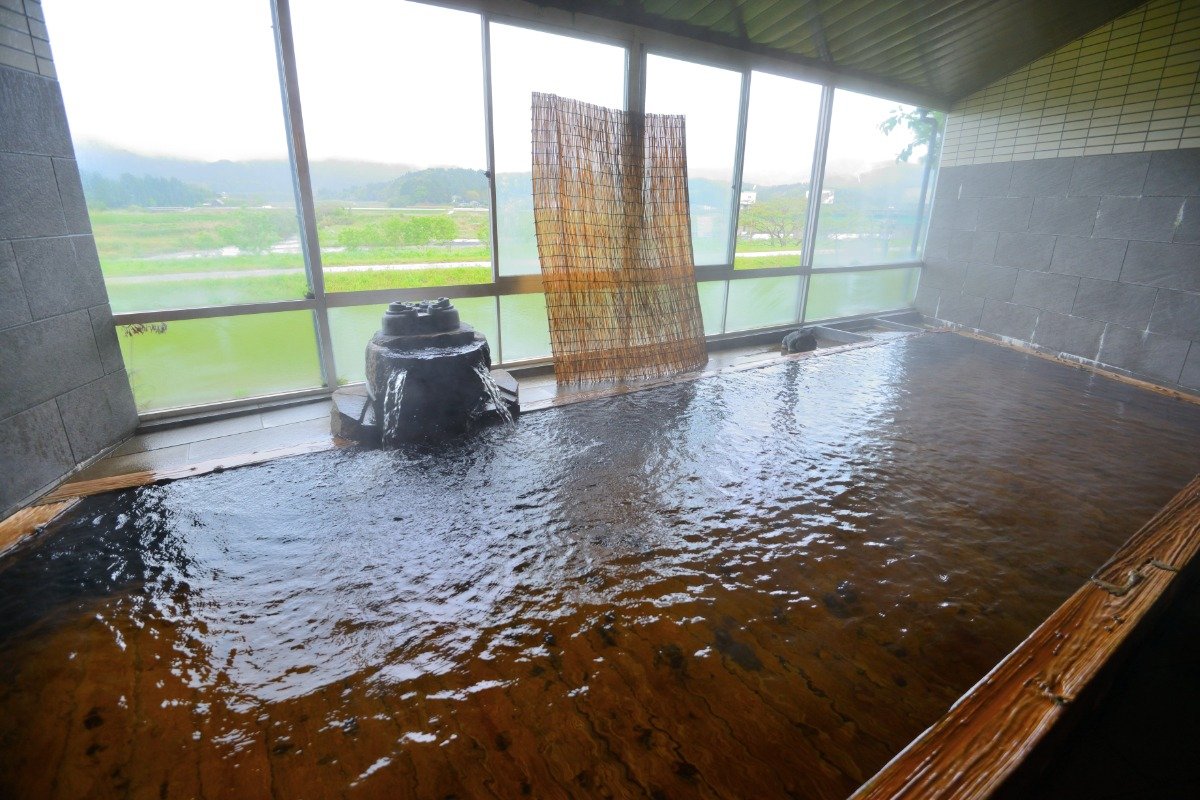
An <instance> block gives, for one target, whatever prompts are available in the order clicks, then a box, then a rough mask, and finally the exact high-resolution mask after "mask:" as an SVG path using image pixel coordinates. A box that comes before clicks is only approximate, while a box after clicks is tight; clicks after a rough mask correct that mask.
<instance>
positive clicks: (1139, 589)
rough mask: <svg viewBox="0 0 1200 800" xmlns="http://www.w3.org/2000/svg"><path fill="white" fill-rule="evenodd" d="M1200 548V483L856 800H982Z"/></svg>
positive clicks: (1138, 535) (1123, 549)
mask: <svg viewBox="0 0 1200 800" xmlns="http://www.w3.org/2000/svg"><path fill="white" fill-rule="evenodd" d="M1197 550H1200V477H1197V478H1195V479H1193V480H1192V482H1191V483H1189V484H1188V485H1187V486H1186V487H1185V488H1184V489H1183V490H1182V491H1180V492H1179V493H1178V494H1177V495H1176V496H1175V497H1174V498H1173V499H1172V500H1171V502H1170V503H1168V504H1167V505H1166V506H1164V507H1163V508H1162V510H1160V511H1159V512H1158V513H1157V514H1155V515H1154V517H1153V518H1151V520H1150V521H1149V522H1147V523H1146V524H1145V525H1144V526H1143V527H1142V528H1141V529H1140V530H1139V531H1138V532H1137V533H1135V534H1134V535H1133V536H1132V537H1131V538H1130V539H1129V541H1127V542H1126V543H1125V544H1124V545H1122V546H1121V548H1120V549H1119V550H1118V551H1117V553H1116V554H1115V555H1114V556H1113V558H1112V559H1110V560H1109V561H1108V563H1107V564H1105V565H1104V566H1103V567H1101V568H1100V570H1098V571H1097V573H1096V575H1095V576H1094V577H1093V578H1092V580H1090V581H1089V582H1088V583H1086V584H1084V585H1083V586H1082V587H1080V588H1079V589H1078V590H1077V591H1076V592H1075V594H1073V595H1072V596H1071V597H1070V598H1069V599H1068V600H1067V601H1066V602H1065V603H1063V604H1062V605H1061V606H1059V608H1058V609H1057V610H1056V611H1055V612H1054V613H1053V614H1052V615H1050V617H1049V618H1047V620H1046V621H1045V622H1044V623H1042V624H1041V625H1040V626H1038V628H1037V630H1035V631H1034V632H1033V633H1032V634H1031V635H1030V636H1029V638H1027V639H1026V640H1025V641H1024V642H1022V643H1021V644H1020V645H1019V646H1018V647H1017V649H1016V650H1014V651H1013V652H1012V653H1010V654H1009V655H1008V656H1007V657H1006V658H1005V659H1004V660H1003V661H1001V662H1000V663H999V664H998V665H997V666H996V667H995V669H993V670H992V671H991V672H989V673H988V674H987V675H986V676H985V677H984V678H983V680H981V681H980V682H979V683H977V684H976V685H975V686H974V687H972V688H971V690H970V691H968V692H967V693H966V694H965V695H963V696H962V697H961V698H960V699H959V700H958V701H957V702H956V703H955V704H954V705H953V706H952V707H951V708H950V710H949V711H948V712H947V713H946V715H945V716H943V717H942V718H941V719H940V720H939V721H938V722H936V723H935V724H934V725H933V726H932V727H930V728H929V729H928V730H926V731H925V732H924V733H923V734H921V735H920V736H919V737H917V738H916V739H915V740H913V742H912V743H911V744H909V745H908V747H906V748H905V749H904V750H902V751H901V752H900V753H899V754H898V755H897V756H896V757H895V758H893V759H892V760H891V761H890V762H888V764H887V765H886V766H884V768H883V769H882V770H880V771H879V772H878V773H876V774H875V776H874V777H872V778H871V779H870V780H868V781H867V782H866V783H865V784H863V785H862V786H861V787H860V788H859V789H858V791H856V792H855V793H854V794H853V795H852V796H851V800H884V798H922V800H931V799H934V798H956V800H968V799H969V798H985V797H989V796H990V795H991V794H992V793H993V792H995V791H996V790H997V789H998V788H1000V786H1001V785H1002V784H1003V783H1004V781H1005V780H1006V779H1007V778H1008V777H1009V776H1010V775H1011V774H1012V773H1013V771H1014V770H1015V769H1016V768H1017V767H1018V766H1019V765H1020V764H1021V762H1022V761H1023V760H1024V759H1025V758H1026V757H1027V756H1028V755H1029V753H1030V752H1031V751H1032V750H1033V749H1034V747H1035V746H1037V744H1038V743H1039V742H1040V741H1041V740H1042V739H1043V738H1044V737H1045V735H1046V734H1047V733H1048V732H1049V731H1050V729H1051V728H1052V727H1053V726H1054V724H1055V723H1056V722H1057V721H1058V720H1059V719H1060V718H1061V717H1062V715H1063V714H1064V713H1065V711H1066V707H1067V706H1068V705H1069V704H1070V703H1071V702H1072V701H1073V700H1075V699H1076V698H1077V697H1078V696H1079V694H1080V692H1081V691H1083V689H1084V688H1085V687H1086V686H1087V685H1088V684H1089V682H1090V681H1091V680H1092V679H1093V678H1095V676H1096V674H1097V673H1098V672H1099V671H1100V669H1101V668H1102V667H1103V666H1104V665H1105V663H1106V662H1107V661H1108V660H1109V658H1110V657H1111V656H1112V655H1113V654H1114V653H1115V652H1116V650H1117V649H1118V648H1119V647H1120V646H1121V644H1122V643H1123V642H1125V640H1126V639H1127V638H1128V637H1129V634H1130V633H1131V632H1132V631H1133V630H1134V629H1135V628H1136V626H1137V624H1138V623H1139V622H1140V621H1141V620H1142V618H1143V617H1145V616H1146V614H1147V613H1148V612H1149V611H1150V609H1151V608H1152V607H1153V606H1154V604H1155V603H1156V602H1157V601H1158V599H1159V598H1160V597H1161V596H1162V594H1163V593H1164V591H1165V590H1166V589H1167V588H1168V587H1169V586H1170V584H1171V583H1172V581H1174V580H1175V579H1176V577H1177V576H1178V573H1179V570H1180V569H1181V568H1182V567H1183V566H1185V565H1186V564H1187V563H1188V562H1189V561H1190V560H1191V559H1192V558H1193V557H1194V556H1195V555H1196V552H1197Z"/></svg>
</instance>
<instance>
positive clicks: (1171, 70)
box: [916, 0, 1200, 393]
mask: <svg viewBox="0 0 1200 800" xmlns="http://www.w3.org/2000/svg"><path fill="white" fill-rule="evenodd" d="M1198 70H1200V0H1188V1H1187V2H1162V1H1160V0H1155V2H1152V3H1149V4H1147V5H1146V6H1143V7H1141V8H1139V9H1137V10H1135V11H1133V12H1131V13H1130V14H1127V15H1125V16H1123V17H1121V18H1120V19H1118V20H1116V21H1115V22H1113V23H1111V24H1110V25H1107V26H1105V27H1104V28H1101V29H1100V30H1098V31H1096V32H1094V33H1092V34H1089V35H1088V36H1085V37H1083V38H1082V39H1080V40H1078V41H1076V42H1073V43H1071V44H1070V45H1068V46H1066V47H1064V48H1062V49H1061V50H1059V51H1058V52H1057V53H1054V54H1052V55H1051V56H1047V57H1046V58H1044V59H1041V60H1040V61H1038V62H1036V63H1035V64H1033V65H1030V66H1029V67H1026V68H1024V69H1022V70H1020V71H1018V72H1017V73H1014V74H1013V75H1011V76H1009V77H1008V78H1006V79H1004V80H1001V81H999V82H997V83H996V84H995V85H993V86H992V87H989V88H988V89H985V90H984V91H982V92H979V93H977V94H976V95H974V96H972V97H970V98H968V99H967V100H965V101H963V102H962V103H961V104H960V105H959V106H956V107H955V108H954V109H953V110H952V112H951V114H950V117H949V119H948V120H947V126H946V129H947V135H946V143H945V159H944V161H943V166H942V170H941V173H940V175H939V177H938V186H937V192H936V195H935V200H934V206H933V212H932V217H931V221H930V228H929V237H928V241H927V243H926V250H925V259H926V263H925V269H924V270H923V273H922V277H921V284H920V287H919V288H918V290H917V300H916V305H917V309H918V310H919V311H921V312H922V313H924V314H926V315H928V316H930V317H935V318H937V319H941V320H945V321H948V322H953V323H956V324H959V325H963V326H966V327H969V328H972V329H975V330H979V331H983V332H985V333H989V334H994V335H998V336H1004V337H1007V338H1010V339H1014V340H1018V341H1021V342H1026V343H1030V344H1033V345H1035V346H1037V347H1039V348H1042V349H1045V350H1047V351H1050V352H1052V353H1056V354H1063V355H1066V356H1068V357H1072V358H1074V359H1077V360H1080V361H1087V362H1093V363H1097V364H1099V365H1101V366H1104V367H1107V368H1110V369H1114V370H1117V371H1120V372H1125V373H1128V374H1131V375H1134V376H1137V377H1140V378H1144V379H1147V380H1150V381H1153V382H1155V383H1159V384H1162V385H1165V386H1170V387H1173V388H1178V389H1184V390H1187V391H1189V392H1192V393H1197V392H1200V96H1198V95H1197V94H1196V90H1197V81H1196V78H1197V71H1198Z"/></svg>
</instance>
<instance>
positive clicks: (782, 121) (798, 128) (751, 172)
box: [734, 72, 821, 269]
mask: <svg viewBox="0 0 1200 800" xmlns="http://www.w3.org/2000/svg"><path fill="white" fill-rule="evenodd" d="M820 112H821V87H820V86H817V85H816V84H812V83H806V82H805V81H798V80H793V79H792V78H781V77H779V76H777V75H770V74H768V73H765V72H755V73H753V74H752V75H751V80H750V109H749V114H748V116H747V121H746V153H745V156H744V158H743V161H742V196H741V202H740V212H739V216H738V238H737V248H736V257H735V258H734V266H735V267H736V268H738V269H761V268H764V267H797V266H799V265H800V256H801V252H800V250H801V246H802V243H803V241H804V223H805V215H806V214H807V213H808V189H809V182H810V181H811V179H812V161H813V150H814V148H815V147H816V143H817V118H818V116H819V115H820Z"/></svg>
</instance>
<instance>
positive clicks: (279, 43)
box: [271, 0, 337, 387]
mask: <svg viewBox="0 0 1200 800" xmlns="http://www.w3.org/2000/svg"><path fill="white" fill-rule="evenodd" d="M271 15H272V17H273V21H274V23H275V24H274V28H275V55H276V59H277V63H278V66H279V91H280V95H281V97H282V100H283V118H284V124H285V126H286V129H287V140H288V156H289V159H288V161H289V163H290V165H291V170H292V188H293V190H294V191H295V194H296V205H297V206H298V208H299V211H300V250H301V253H302V254H303V256H304V272H305V275H306V276H307V277H308V286H309V289H310V291H311V292H312V295H313V298H312V299H313V301H314V307H313V325H314V329H315V334H316V337H317V358H318V360H319V361H320V366H321V378H322V380H324V381H325V385H326V386H329V387H334V386H337V365H336V363H335V362H334V356H333V338H332V335H331V333H330V330H329V309H328V307H327V306H326V303H325V273H324V272H323V270H322V268H321V245H320V241H319V240H318V238H317V212H316V206H315V204H314V203H313V193H312V175H311V172H310V170H309V163H308V145H307V143H306V142H305V138H304V115H303V112H302V111H301V107H300V81H299V78H298V77H297V72H296V49H295V44H294V42H293V39H292V11H291V6H290V3H289V0H272V2H271Z"/></svg>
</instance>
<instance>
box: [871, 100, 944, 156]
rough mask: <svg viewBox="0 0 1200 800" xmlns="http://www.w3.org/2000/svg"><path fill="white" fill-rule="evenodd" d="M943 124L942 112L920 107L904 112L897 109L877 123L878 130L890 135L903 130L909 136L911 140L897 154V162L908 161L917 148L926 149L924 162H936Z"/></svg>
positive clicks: (901, 109) (899, 108)
mask: <svg viewBox="0 0 1200 800" xmlns="http://www.w3.org/2000/svg"><path fill="white" fill-rule="evenodd" d="M945 123H946V114H945V112H944V111H933V110H931V109H928V108H921V107H917V108H914V109H912V110H910V111H905V110H904V109H903V108H901V107H897V108H896V109H895V110H893V111H892V113H891V114H889V115H888V117H887V119H885V120H884V121H883V122H881V123H879V130H881V131H883V132H884V133H885V134H890V133H891V132H892V131H894V130H896V129H897V128H904V129H905V130H907V131H908V132H909V133H910V134H911V136H912V140H911V141H909V142H908V144H906V145H905V146H904V149H902V150H901V151H900V152H899V154H897V156H896V160H897V161H908V159H910V158H912V154H913V151H915V150H916V149H917V148H918V147H924V148H926V151H927V155H926V160H932V161H936V160H937V150H938V147H939V143H940V137H939V134H940V132H941V130H942V126H943V125H945Z"/></svg>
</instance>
